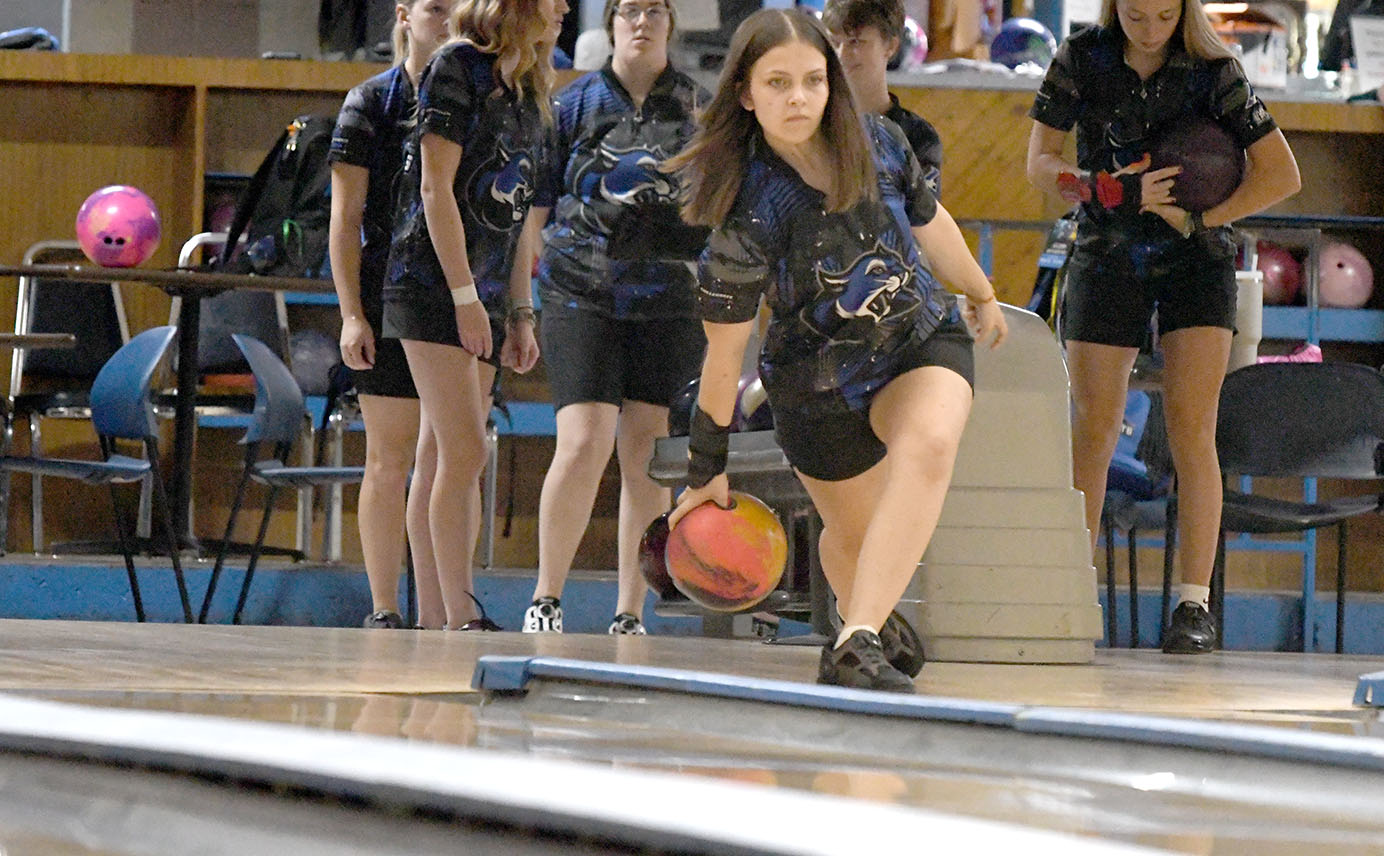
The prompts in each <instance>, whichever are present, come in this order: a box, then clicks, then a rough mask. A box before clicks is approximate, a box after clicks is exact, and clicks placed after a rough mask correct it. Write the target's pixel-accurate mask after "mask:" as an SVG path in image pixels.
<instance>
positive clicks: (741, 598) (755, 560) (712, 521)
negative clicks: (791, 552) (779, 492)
mask: <svg viewBox="0 0 1384 856" xmlns="http://www.w3.org/2000/svg"><path fill="white" fill-rule="evenodd" d="M730 499H731V504H730V508H721V507H720V506H718V505H716V503H714V502H706V503H703V504H701V505H699V506H697V507H696V508H694V509H692V510H691V511H689V512H687V514H686V515H684V516H683V518H682V519H681V520H679V521H678V524H677V526H675V527H673V529H672V531H671V532H670V533H669V534H668V545H667V548H666V550H665V560H666V563H667V566H668V574H669V575H670V576H671V577H672V578H673V585H675V586H677V589H678V591H680V592H682V593H683V594H685V595H686V596H687V597H688V599H690V600H692V601H694V602H695V603H698V604H700V605H701V606H703V607H705V608H707V609H709V610H712V611H713V612H740V611H743V610H745V609H748V608H750V607H752V606H754V605H755V604H757V603H759V602H760V601H762V600H763V599H764V598H765V597H767V596H768V594H769V592H771V591H773V590H774V589H775V588H777V587H778V584H779V580H780V579H781V578H782V577H783V568H784V564H785V562H786V561H787V559H788V537H787V535H786V534H785V533H784V530H783V524H781V523H780V522H779V519H778V517H777V516H776V515H775V514H774V512H773V510H772V509H771V508H769V506H767V505H765V504H764V503H763V502H761V501H760V500H758V499H756V498H755V497H753V496H750V495H749V494H747V493H742V492H740V491H731V492H730Z"/></svg>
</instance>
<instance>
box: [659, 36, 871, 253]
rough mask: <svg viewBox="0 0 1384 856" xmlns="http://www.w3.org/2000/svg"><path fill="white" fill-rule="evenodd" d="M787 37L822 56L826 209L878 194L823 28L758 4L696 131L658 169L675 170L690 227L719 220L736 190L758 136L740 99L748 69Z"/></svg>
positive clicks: (856, 115) (866, 142)
mask: <svg viewBox="0 0 1384 856" xmlns="http://www.w3.org/2000/svg"><path fill="white" fill-rule="evenodd" d="M790 42H803V43H805V44H807V45H810V46H811V47H813V48H815V49H817V50H818V51H820V52H821V54H822V56H824V57H826V62H827V103H826V108H825V110H824V111H823V113H822V125H821V134H822V136H823V137H824V138H825V140H826V143H827V146H826V148H827V153H828V157H830V158H831V161H832V163H831V169H830V170H829V172H830V175H831V187H830V188H828V190H827V194H826V197H827V198H826V207H827V210H828V211H831V212H840V211H846V210H849V209H850V208H853V207H855V206H856V205H857V204H859V203H860V201H861V200H862V199H876V198H878V194H879V187H878V183H877V182H878V179H877V178H876V176H875V163H874V158H873V156H872V154H871V150H870V141H869V139H868V138H867V137H866V135H865V127H864V125H863V124H862V123H861V121H860V115H859V113H858V112H857V110H856V106H855V100H854V98H853V97H852V96H851V87H850V84H849V83H847V81H846V74H845V71H844V70H843V69H842V68H841V61H840V60H839V59H837V57H836V51H834V50H832V49H831V44H830V42H828V41H827V33H826V30H824V29H823V28H822V25H821V23H820V22H819V21H818V20H817V19H816V18H815V17H812V16H810V15H807V14H805V13H803V12H801V11H798V10H796V9H761V10H760V11H758V12H755V13H754V14H753V15H751V16H750V17H748V18H746V19H745V20H744V22H742V23H741V24H740V26H739V27H738V28H737V29H736V31H735V35H734V36H732V37H731V42H730V50H729V52H728V54H727V56H726V63H725V66H724V67H723V68H722V71H721V80H720V83H718V84H717V87H716V94H715V96H713V97H712V99H711V103H710V104H708V105H707V108H706V111H705V112H704V113H703V114H702V116H701V119H700V121H699V122H698V128H697V133H696V135H695V136H693V138H692V141H691V142H690V143H688V145H687V147H686V148H684V149H683V150H682V151H681V152H680V153H678V154H677V155H676V156H674V157H672V158H670V159H668V160H667V161H665V162H664V164H663V168H664V169H665V170H667V171H669V172H677V173H679V175H680V179H681V184H682V192H683V204H682V216H683V219H684V220H685V221H687V222H688V223H689V224H691V225H694V226H713V227H715V226H720V225H721V224H722V223H724V222H725V219H726V215H728V214H729V213H730V209H731V207H732V206H733V205H734V204H735V197H736V195H737V194H738V193H739V192H740V182H741V180H742V179H743V178H744V175H745V168H746V165H747V163H748V162H749V155H750V143H751V141H752V140H754V139H757V138H758V137H759V136H760V130H759V123H758V122H757V121H756V120H755V117H754V114H753V113H752V112H750V111H749V110H746V109H745V107H744V105H742V104H741V103H740V96H741V94H742V93H743V92H744V91H745V90H746V88H748V87H749V85H750V70H751V69H752V68H753V67H754V64H755V63H756V62H758V61H759V59H760V57H762V56H764V55H765V54H766V53H768V52H769V51H771V50H773V49H774V48H776V47H778V46H779V45H783V44H788V43H790Z"/></svg>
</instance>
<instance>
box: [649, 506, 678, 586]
mask: <svg viewBox="0 0 1384 856" xmlns="http://www.w3.org/2000/svg"><path fill="white" fill-rule="evenodd" d="M670 513H671V512H667V511H665V512H664V513H662V514H660V515H659V516H657V517H655V518H654V519H653V521H652V522H651V523H650V524H649V526H648V528H646V529H645V530H644V535H643V537H641V538H640V539H639V573H640V575H641V576H643V577H644V582H646V583H648V584H649V589H650V590H651V591H652V592H653V593H654V594H656V595H658V596H659V597H660V598H662V599H665V600H666V599H668V598H670V597H672V598H681V597H682V595H681V594H679V593H678V589H677V586H675V585H673V578H672V577H670V576H669V575H668V562H667V559H666V557H665V555H664V551H665V550H666V549H667V547H668V515H669V514H670Z"/></svg>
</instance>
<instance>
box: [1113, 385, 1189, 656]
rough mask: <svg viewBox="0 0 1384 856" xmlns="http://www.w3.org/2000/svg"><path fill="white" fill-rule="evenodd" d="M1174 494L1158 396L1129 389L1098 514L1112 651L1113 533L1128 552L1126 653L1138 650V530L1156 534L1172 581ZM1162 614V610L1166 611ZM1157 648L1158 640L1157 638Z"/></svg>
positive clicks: (1115, 632)
mask: <svg viewBox="0 0 1384 856" xmlns="http://www.w3.org/2000/svg"><path fill="white" fill-rule="evenodd" d="M1172 493H1173V476H1172V456H1171V454H1170V453H1169V451H1168V448H1167V428H1166V427H1165V426H1164V424H1163V407H1162V393H1160V392H1148V391H1145V390H1139V389H1131V390H1130V391H1129V395H1128V397H1127V399H1126V403H1125V412H1124V419H1123V422H1122V424H1121V427H1120V437H1119V440H1118V441H1117V442H1116V444H1115V454H1114V456H1113V457H1112V459H1111V461H1110V469H1109V471H1108V475H1107V479H1106V493H1105V504H1104V505H1103V506H1102V508H1101V519H1100V523H1101V532H1102V535H1103V536H1104V539H1105V592H1106V596H1105V602H1106V610H1105V634H1106V644H1107V645H1108V646H1110V647H1112V648H1113V647H1115V645H1116V644H1117V642H1118V636H1119V633H1118V629H1119V627H1118V625H1119V622H1118V621H1117V620H1116V604H1115V533H1116V532H1125V533H1127V535H1128V547H1129V647H1131V648H1138V647H1139V551H1138V541H1139V530H1141V529H1142V530H1151V529H1156V530H1161V531H1162V532H1163V539H1164V545H1165V548H1164V550H1163V577H1164V580H1165V585H1166V582H1167V581H1168V580H1171V578H1172V565H1173V555H1174V551H1173V550H1172V549H1170V545H1172V544H1173V543H1174V540H1175V538H1176V532H1177V514H1176V508H1177V505H1176V503H1173V502H1170V499H1171V497H1172ZM1165 612H1166V610H1165ZM1159 641H1160V643H1161V641H1162V640H1161V638H1160V640H1159Z"/></svg>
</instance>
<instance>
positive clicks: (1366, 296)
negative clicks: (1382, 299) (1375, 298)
mask: <svg viewBox="0 0 1384 856" xmlns="http://www.w3.org/2000/svg"><path fill="white" fill-rule="evenodd" d="M1373 293H1374V269H1373V268H1371V267H1370V263H1369V261H1368V260H1367V259H1366V258H1365V256H1364V255H1363V254H1362V253H1361V252H1360V251H1359V250H1357V249H1355V248H1354V247H1352V246H1351V245H1350V244H1346V243H1342V242H1340V241H1332V242H1331V243H1329V244H1326V245H1325V246H1323V247H1322V249H1321V255H1320V257H1319V260H1318V264H1317V300H1318V302H1319V303H1320V304H1321V305H1322V306H1331V307H1336V308H1341V309H1359V308H1360V307H1362V306H1364V305H1365V304H1366V303H1369V302H1370V295H1371V294H1373Z"/></svg>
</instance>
